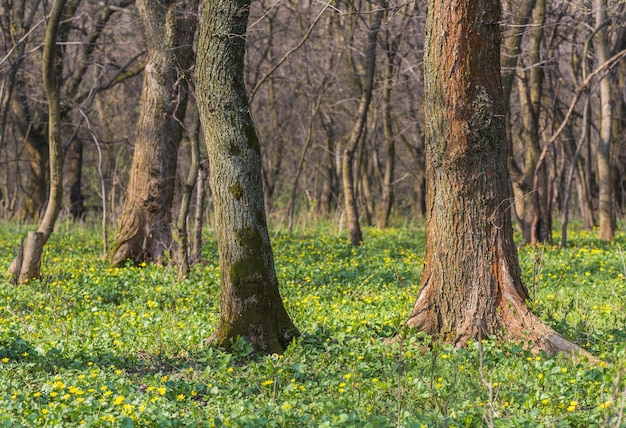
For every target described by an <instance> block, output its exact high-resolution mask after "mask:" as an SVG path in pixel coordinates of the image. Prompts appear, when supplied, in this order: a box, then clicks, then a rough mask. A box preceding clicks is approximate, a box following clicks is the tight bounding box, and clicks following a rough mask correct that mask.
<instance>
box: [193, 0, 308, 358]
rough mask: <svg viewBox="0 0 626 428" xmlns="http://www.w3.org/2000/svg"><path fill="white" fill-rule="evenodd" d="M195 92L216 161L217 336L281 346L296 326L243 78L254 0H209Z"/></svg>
mask: <svg viewBox="0 0 626 428" xmlns="http://www.w3.org/2000/svg"><path fill="white" fill-rule="evenodd" d="M202 9H203V12H202V18H201V23H200V35H199V39H198V60H197V66H196V92H197V93H196V97H197V99H198V106H199V110H200V117H201V122H202V129H203V132H204V135H205V140H206V145H207V152H208V155H209V163H210V165H211V178H210V183H211V190H212V193H213V201H214V211H215V231H216V235H217V242H218V250H219V258H220V274H221V314H220V321H219V325H218V327H217V330H216V332H215V333H214V335H213V337H212V340H213V341H214V342H215V343H216V344H218V345H219V346H223V347H225V348H226V349H230V348H231V346H232V343H233V341H234V340H236V339H237V338H238V337H242V338H244V339H245V340H247V341H248V342H249V343H250V344H251V345H252V346H253V348H254V349H255V351H256V352H267V353H274V352H276V353H279V352H283V351H284V349H285V348H286V347H287V345H288V344H289V342H290V341H291V340H292V339H293V338H294V337H295V336H297V335H298V334H299V333H298V330H297V329H296V327H295V326H294V324H293V323H292V321H291V319H290V318H289V315H288V314H287V311H286V310H285V308H284V305H283V302H282V299H281V297H280V293H279V290H278V280H277V278H276V272H275V270H274V259H273V255H272V247H271V245H270V240H269V234H268V230H267V224H266V217H265V209H264V201H263V186H262V178H261V151H260V146H259V141H258V137H257V135H256V131H255V129H254V123H253V122H252V117H251V116H250V110H249V103H248V97H247V94H246V89H245V85H244V79H243V64H244V62H243V59H244V53H245V36H246V29H247V22H248V15H249V9H250V0H205V1H204V4H203V7H202Z"/></svg>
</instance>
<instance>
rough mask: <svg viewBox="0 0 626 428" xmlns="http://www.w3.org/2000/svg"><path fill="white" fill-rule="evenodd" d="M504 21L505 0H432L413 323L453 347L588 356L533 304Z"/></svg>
mask: <svg viewBox="0 0 626 428" xmlns="http://www.w3.org/2000/svg"><path fill="white" fill-rule="evenodd" d="M499 21H500V3H499V0H486V1H483V2H475V1H473V0H429V2H428V16H427V26H426V44H425V55H424V76H425V94H424V114H425V117H426V118H427V121H426V165H427V169H426V174H427V225H426V260H425V267H424V273H423V277H422V288H421V290H420V292H419V295H418V298H417V301H416V303H415V306H414V308H413V311H412V313H411V315H410V317H409V319H408V321H407V325H408V326H410V327H413V328H415V329H417V330H420V331H424V332H426V333H428V334H430V335H433V336H435V337H437V338H439V339H442V340H446V341H450V342H451V343H453V344H454V345H455V346H462V345H464V344H465V343H466V342H467V341H468V340H470V339H481V338H485V337H489V336H491V335H496V336H498V337H500V338H504V339H514V340H518V341H528V340H531V341H532V342H534V346H535V347H537V348H539V349H543V350H545V351H547V352H549V353H554V352H565V353H576V354H580V353H585V351H583V350H582V349H581V348H580V347H578V346H577V345H575V344H573V343H571V342H569V341H567V340H565V339H564V338H563V337H561V336H560V335H558V334H557V333H556V332H554V330H552V329H551V328H550V327H548V326H546V325H545V324H544V323H542V322H541V321H540V320H539V319H538V318H537V316H536V315H534V314H533V313H532V312H531V311H530V310H529V308H528V307H527V306H526V300H528V297H529V296H528V292H527V290H526V287H525V286H524V284H523V283H522V281H521V268H520V265H519V260H518V257H517V251H516V248H515V243H514V241H513V228H512V223H511V215H510V212H509V209H508V208H509V206H510V196H511V194H510V186H509V174H508V170H507V159H508V155H509V153H508V147H509V145H508V143H507V141H506V128H505V126H506V125H505V120H506V119H505V106H504V102H503V93H502V82H501V78H500V76H501V75H500V56H499V53H500V28H499V25H498V22H499ZM586 355H588V354H586Z"/></svg>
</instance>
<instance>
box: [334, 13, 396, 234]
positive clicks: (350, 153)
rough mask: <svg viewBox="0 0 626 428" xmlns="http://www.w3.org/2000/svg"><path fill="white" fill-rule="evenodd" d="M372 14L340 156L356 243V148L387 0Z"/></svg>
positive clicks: (347, 216)
mask: <svg viewBox="0 0 626 428" xmlns="http://www.w3.org/2000/svg"><path fill="white" fill-rule="evenodd" d="M383 3H384V4H383V5H381V7H380V8H378V10H377V11H376V13H375V14H374V15H373V18H372V23H371V27H370V28H369V30H368V36H367V47H366V50H365V66H364V69H365V76H364V78H363V79H364V81H363V85H362V87H363V92H362V94H361V100H360V102H359V108H358V111H357V114H356V116H357V120H356V122H355V123H354V126H353V127H352V131H351V132H350V135H349V137H348V140H347V141H346V143H345V146H344V149H343V155H342V158H341V178H342V184H343V197H344V208H345V210H346V218H347V220H348V225H349V226H348V227H349V230H350V242H351V243H352V245H354V246H358V245H361V244H362V243H363V233H362V232H361V225H360V223H359V210H358V205H357V199H356V193H355V182H354V181H355V180H354V170H353V167H354V158H355V155H356V149H357V147H358V144H359V141H360V140H361V136H362V134H363V130H364V128H365V121H366V120H367V113H368V110H369V106H370V102H371V100H372V89H373V87H374V71H375V69H376V41H377V39H378V33H379V31H380V25H381V22H382V19H383V16H384V15H385V11H386V2H383Z"/></svg>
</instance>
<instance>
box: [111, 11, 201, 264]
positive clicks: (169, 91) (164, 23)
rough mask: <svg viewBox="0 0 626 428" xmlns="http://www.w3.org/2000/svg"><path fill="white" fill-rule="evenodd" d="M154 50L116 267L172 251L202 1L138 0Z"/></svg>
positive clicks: (113, 254)
mask: <svg viewBox="0 0 626 428" xmlns="http://www.w3.org/2000/svg"><path fill="white" fill-rule="evenodd" d="M137 6H138V8H139V11H140V16H141V23H142V25H143V29H144V34H145V40H146V44H147V50H148V61H147V63H146V67H145V71H144V81H143V88H142V92H141V104H140V105H141V111H140V113H139V123H138V131H137V138H136V141H135V153H134V155H133V164H132V167H131V172H130V179H129V184H128V192H127V196H126V200H125V202H124V208H123V210H122V215H121V217H120V223H119V225H118V228H117V232H116V236H115V242H114V244H113V245H112V248H111V252H110V254H109V262H110V263H111V264H112V265H122V264H124V263H125V262H126V261H127V260H131V261H133V262H134V263H141V262H149V261H157V262H159V261H162V259H163V256H164V254H165V252H166V251H170V250H172V242H173V241H172V232H171V222H172V213H171V209H172V198H173V195H174V184H175V179H176V163H177V154H178V147H179V144H180V140H181V138H182V123H183V121H184V118H185V110H186V108H187V79H188V75H187V74H188V71H189V68H190V67H191V65H192V62H193V49H192V44H193V38H194V34H195V28H196V24H197V13H196V12H197V8H198V0H185V1H172V0H169V1H161V2H153V1H149V0H141V1H138V2H137Z"/></svg>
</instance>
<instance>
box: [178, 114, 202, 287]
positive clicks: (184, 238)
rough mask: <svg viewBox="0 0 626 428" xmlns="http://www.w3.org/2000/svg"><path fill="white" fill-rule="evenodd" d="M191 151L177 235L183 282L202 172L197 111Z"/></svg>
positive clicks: (179, 277)
mask: <svg viewBox="0 0 626 428" xmlns="http://www.w3.org/2000/svg"><path fill="white" fill-rule="evenodd" d="M189 146H190V148H189V150H190V152H191V164H190V165H189V173H188V175H187V178H186V179H185V180H184V181H183V182H182V183H181V185H182V197H181V201H180V208H179V210H178V219H177V220H176V235H177V241H178V242H177V244H178V254H177V257H176V263H177V264H178V279H179V280H182V279H183V278H184V277H185V276H186V275H187V274H188V273H189V265H190V263H189V232H188V230H187V217H188V216H189V205H190V204H191V195H192V193H193V188H194V187H195V185H196V181H197V180H198V171H199V170H200V113H198V111H197V110H196V112H195V114H194V118H193V124H192V128H191V130H190V132H189Z"/></svg>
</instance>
